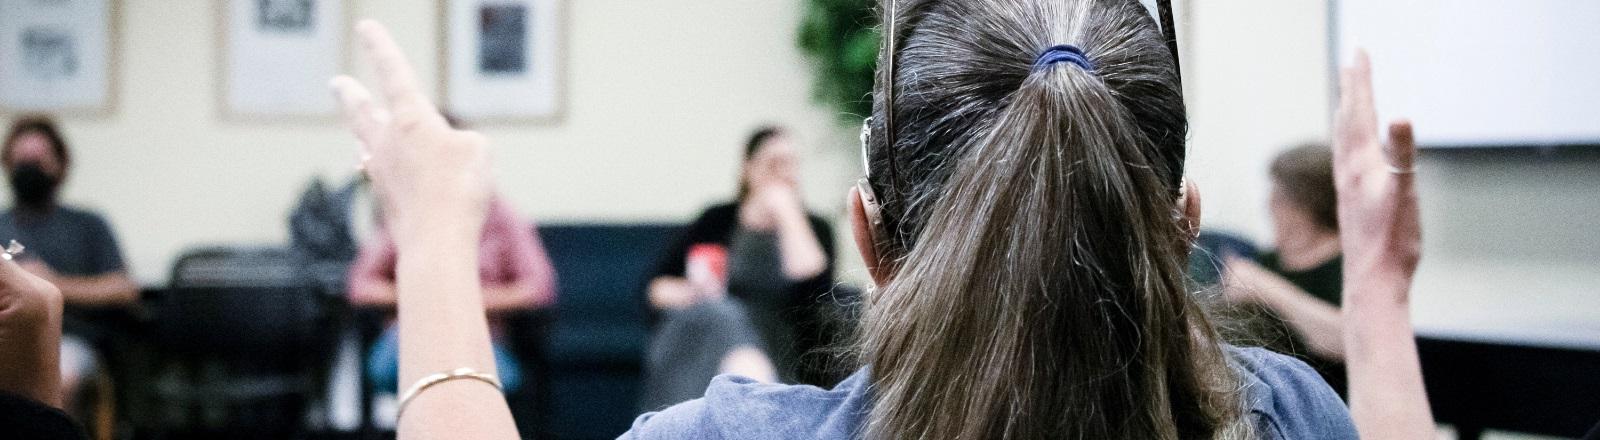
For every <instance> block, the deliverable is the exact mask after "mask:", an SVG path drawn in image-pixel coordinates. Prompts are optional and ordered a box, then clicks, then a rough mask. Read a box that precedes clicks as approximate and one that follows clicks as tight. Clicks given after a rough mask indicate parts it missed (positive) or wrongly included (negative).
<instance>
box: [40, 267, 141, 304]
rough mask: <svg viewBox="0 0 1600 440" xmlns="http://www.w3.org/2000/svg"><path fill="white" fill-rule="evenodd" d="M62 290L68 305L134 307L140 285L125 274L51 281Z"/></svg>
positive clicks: (65, 277) (60, 278) (60, 277)
mask: <svg viewBox="0 0 1600 440" xmlns="http://www.w3.org/2000/svg"><path fill="white" fill-rule="evenodd" d="M50 282H51V283H54V284H55V285H56V287H57V288H59V289H61V296H62V297H63V298H65V299H66V302H67V304H72V305H74V306H84V307H112V306H126V305H132V304H133V303H136V302H138V301H139V285H138V284H136V283H134V282H133V279H132V278H129V277H128V275H127V274H125V273H111V274H105V275H94V276H86V277H78V276H56V277H55V279H53V280H50Z"/></svg>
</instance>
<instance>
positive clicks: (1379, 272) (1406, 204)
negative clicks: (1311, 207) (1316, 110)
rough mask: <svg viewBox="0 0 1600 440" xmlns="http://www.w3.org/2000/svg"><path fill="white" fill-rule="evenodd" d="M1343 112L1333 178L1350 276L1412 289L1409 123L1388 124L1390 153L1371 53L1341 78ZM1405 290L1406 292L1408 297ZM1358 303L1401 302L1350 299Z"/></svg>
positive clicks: (1418, 253)
mask: <svg viewBox="0 0 1600 440" xmlns="http://www.w3.org/2000/svg"><path fill="white" fill-rule="evenodd" d="M1340 84H1341V90H1342V92H1341V93H1340V100H1339V112H1338V114H1337V115H1336V118H1335V122H1334V131H1335V135H1334V148H1333V162H1334V179H1335V182H1336V184H1337V186H1338V191H1339V231H1340V241H1341V242H1342V243H1341V244H1342V246H1343V249H1344V261H1345V275H1346V277H1352V276H1356V277H1360V278H1361V279H1368V280H1371V279H1373V277H1377V278H1380V279H1382V280H1384V281H1388V282H1402V283H1404V284H1405V285H1407V286H1409V285H1410V282H1411V278H1412V275H1414V274H1415V273H1416V269H1417V262H1418V261H1419V260H1420V259H1421V257H1422V228H1421V226H1420V223H1419V221H1418V214H1417V193H1416V189H1415V187H1414V185H1415V182H1414V179H1413V177H1414V169H1413V159H1414V157H1415V156H1416V144H1415V138H1414V137H1413V136H1412V133H1411V122H1410V121H1406V120H1398V121H1395V122H1392V123H1390V124H1389V132H1388V134H1389V139H1388V143H1387V146H1385V143H1384V141H1383V139H1380V138H1379V136H1378V117H1377V111H1376V110H1375V109H1374V108H1373V107H1374V106H1373V97H1372V68H1371V65H1370V62H1369V61H1368V59H1367V55H1366V52H1360V53H1358V54H1357V55H1356V59H1355V63H1354V64H1353V65H1352V66H1350V67H1347V68H1345V69H1344V71H1343V73H1342V75H1341V78H1340ZM1404 292H1405V291H1402V292H1401V293H1404ZM1352 293H1355V294H1356V295H1355V297H1353V298H1348V299H1347V300H1354V301H1366V300H1373V301H1399V302H1406V301H1407V300H1408V298H1406V297H1404V296H1402V297H1399V298H1394V297H1389V298H1373V297H1371V296H1373V295H1368V294H1367V293H1368V292H1352Z"/></svg>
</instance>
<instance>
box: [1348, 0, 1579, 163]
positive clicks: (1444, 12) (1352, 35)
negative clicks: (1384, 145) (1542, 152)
mask: <svg viewBox="0 0 1600 440" xmlns="http://www.w3.org/2000/svg"><path fill="white" fill-rule="evenodd" d="M1330 12H1331V17H1330V18H1331V20H1332V23H1331V28H1332V30H1333V54H1334V56H1335V57H1336V58H1335V60H1336V61H1335V63H1334V65H1335V66H1338V65H1341V64H1348V62H1349V60H1350V59H1351V56H1352V55H1353V54H1354V51H1355V48H1356V47H1361V48H1365V49H1366V50H1367V51H1368V52H1369V53H1370V54H1371V56H1372V62H1373V87H1374V94H1375V96H1376V97H1377V105H1378V112H1379V117H1380V118H1382V121H1388V120H1390V119H1392V118H1395V117H1408V118H1411V119H1412V120H1413V121H1414V122H1415V123H1416V132H1417V139H1418V143H1419V145H1421V146H1424V147H1435V148H1447V147H1551V146H1571V145H1590V146H1593V145H1600V31H1597V30H1596V28H1595V26H1596V23H1600V1H1593V0H1406V1H1388V0H1335V1H1334V2H1333V3H1332V6H1331V11H1330ZM1335 78H1337V75H1336V76H1335Z"/></svg>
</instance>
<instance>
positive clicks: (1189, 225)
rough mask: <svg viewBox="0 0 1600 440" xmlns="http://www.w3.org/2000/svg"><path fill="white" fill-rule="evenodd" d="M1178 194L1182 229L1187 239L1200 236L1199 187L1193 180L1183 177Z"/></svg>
mask: <svg viewBox="0 0 1600 440" xmlns="http://www.w3.org/2000/svg"><path fill="white" fill-rule="evenodd" d="M1179 194H1180V195H1179V196H1178V209H1181V210H1183V222H1184V225H1183V230H1184V232H1187V233H1188V234H1189V241H1194V240H1195V239H1196V238H1199V237H1200V187H1199V186H1197V185H1195V184H1194V181H1193V180H1189V178H1187V177H1185V178H1183V189H1182V192H1180V193H1179Z"/></svg>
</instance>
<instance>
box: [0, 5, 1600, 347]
mask: <svg viewBox="0 0 1600 440" xmlns="http://www.w3.org/2000/svg"><path fill="white" fill-rule="evenodd" d="M121 3H122V10H123V13H122V17H121V22H122V35H123V38H122V41H121V42H120V45H119V48H120V51H121V72H120V77H119V90H120V103H119V106H118V108H117V111H116V112H115V113H113V114H111V115H110V116H108V117H102V118H92V117H71V118H68V119H66V130H67V134H68V136H69V137H70V139H71V140H72V142H73V143H74V146H75V147H76V149H77V153H78V156H77V157H78V158H79V161H78V164H77V166H76V169H75V173H76V174H75V175H74V176H73V178H72V179H73V180H72V182H71V183H70V186H69V188H68V192H67V198H68V199H69V200H72V201H75V202H79V203H82V204H86V205H89V206H92V207H95V208H98V209H100V210H101V211H102V212H104V213H106V214H107V215H108V216H109V217H110V218H111V220H112V222H113V223H114V225H115V226H116V228H117V232H118V233H119V235H120V236H121V238H122V241H123V242H124V245H125V247H126V252H127V254H128V257H129V258H130V261H131V263H132V264H133V266H134V268H135V270H136V273H137V274H138V276H139V278H140V279H141V280H143V281H146V282H150V283H161V282H164V278H165V271H166V270H167V266H168V265H169V264H170V262H171V260H172V258H173V257H174V256H175V255H176V253H177V252H179V251H180V250H181V249H183V248H184V247H187V246H191V245H197V244H202V243H217V242H281V241H282V240H283V239H284V237H285V236H286V232H285V229H286V226H285V221H284V215H285V213H286V212H287V211H288V209H289V207H290V205H291V204H292V202H293V199H294V197H295V196H296V195H297V193H298V191H299V190H300V188H301V186H302V185H303V184H304V182H305V181H306V179H308V178H309V177H311V176H312V175H315V174H324V175H337V176H341V177H342V176H343V175H344V174H346V173H348V172H349V166H350V164H351V162H352V161H353V154H352V153H351V148H352V147H351V139H350V137H349V136H348V135H346V134H345V133H344V132H343V131H342V130H341V129H340V128H339V127H338V126H337V125H336V124H335V123H334V122H332V121H328V122H319V123H282V122H248V121H224V120H221V119H219V117H218V114H219V112H218V109H217V108H216V103H217V101H218V99H217V97H216V96H215V95H214V90H215V89H216V87H215V85H216V83H215V82H216V81H217V77H218V72H217V71H216V69H217V67H216V66H217V65H218V64H219V63H218V59H217V51H216V47H217V44H216V43H215V42H214V41H213V39H214V38H216V35H215V30H216V27H215V22H214V20H215V19H216V16H215V11H214V9H215V8H214V6H213V4H212V2H207V1H204V0H123V1H122V2H121ZM1179 3H1180V5H1188V6H1189V7H1188V8H1187V9H1189V12H1188V16H1189V18H1188V20H1187V22H1186V23H1185V24H1184V25H1183V26H1181V30H1182V32H1183V35H1184V37H1183V41H1184V42H1185V45H1186V46H1187V48H1186V56H1185V58H1184V60H1183V62H1184V71H1185V74H1186V80H1185V83H1186V84H1187V85H1188V87H1189V90H1188V93H1189V103H1190V109H1191V113H1192V117H1191V119H1192V125H1193V127H1192V128H1193V130H1192V144H1191V154H1190V157H1191V162H1190V167H1189V169H1190V174H1191V175H1192V177H1193V178H1194V179H1196V180H1197V181H1198V182H1199V183H1200V184H1201V185H1202V188H1203V193H1204V194H1205V197H1204V199H1205V204H1206V216H1207V220H1206V221H1207V224H1209V225H1212V226H1215V227H1221V228H1227V229H1232V230H1236V231H1240V232H1243V233H1245V234H1247V235H1249V236H1251V237H1253V238H1256V239H1258V240H1265V239H1266V238H1267V234H1268V230H1269V228H1268V224H1267V217H1266V213H1265V209H1264V206H1265V200H1266V184H1267V181H1266V177H1265V174H1266V173H1265V169H1266V164H1267V162H1268V160H1270V158H1271V157H1272V155H1273V154H1274V153H1275V152H1276V151H1278V150H1279V149H1280V148H1283V147H1285V146H1287V145H1290V144H1293V143H1296V142H1299V141H1303V140H1311V139H1324V138H1326V137H1327V136H1328V127H1329V121H1328V115H1329V105H1330V104H1329V96H1330V95H1329V92H1330V90H1331V84H1330V83H1329V74H1328V73H1329V66H1328V55H1327V54H1328V51H1327V43H1328V36H1327V23H1326V22H1327V13H1326V12H1327V11H1326V5H1325V4H1324V3H1323V2H1322V1H1313V0H1297V1H1282V0H1193V1H1180V2H1179ZM567 5H568V8H569V9H568V11H567V19H568V31H569V33H568V41H567V45H566V47H567V57H566V61H567V62H568V69H567V78H566V79H567V83H568V88H567V90H568V93H569V95H568V99H567V102H566V105H567V112H566V119H565V120H564V121H562V122H561V123H560V124H556V125H548V126H525V125H501V126H488V127H481V128H482V129H483V131H485V132H487V133H488V134H489V135H490V136H491V137H492V138H493V139H495V141H496V142H497V144H498V146H499V149H498V151H497V153H498V162H497V163H498V165H497V168H498V171H499V176H500V179H501V183H502V187H503V189H504V191H505V193H506V195H507V196H508V197H510V198H511V199H512V200H513V201H514V202H515V204H516V205H517V206H518V207H519V208H520V210H521V211H523V212H524V213H526V214H528V215H530V216H533V217H535V218H537V219H539V220H541V221H544V222H552V221H576V220H594V221H648V220H676V221H683V220H687V218H688V217H689V216H691V215H693V214H694V213H695V212H696V211H697V210H698V209H699V208H700V207H701V206H703V205H704V204H706V203H709V202H712V201H715V200H718V199H720V198H723V197H726V196H728V195H729V193H731V191H732V187H733V184H734V176H735V166H736V162H737V156H738V154H739V153H738V150H739V148H740V145H739V144H740V142H742V138H743V136H744V135H745V134H746V133H747V132H748V131H749V130H750V129H751V128H752V127H753V126H755V125H757V124H759V123H761V122H767V121H777V122H784V123H787V124H790V125H792V126H793V127H795V128H796V130H797V131H798V133H799V134H800V135H801V137H802V138H803V139H804V140H805V141H806V143H807V145H808V146H809V149H808V153H807V159H808V162H807V169H806V171H807V173H808V181H807V196H808V199H810V201H811V203H812V206H813V207H815V208H816V209H818V210H820V211H823V212H824V213H828V214H832V215H835V216H836V215H837V214H838V213H839V212H840V211H842V209H841V208H842V203H841V202H842V195H843V189H844V188H846V187H847V185H849V184H851V183H853V179H854V178H855V177H856V176H858V175H859V163H858V159H857V156H856V155H857V146H856V142H855V136H854V135H855V130H856V128H855V127H854V126H849V125H847V124H836V123H835V122H836V120H835V119H834V118H833V117H832V113H831V110H829V109H825V108H821V107H818V106H815V105H813V104H812V103H811V100H810V99H809V84H810V83H809V81H810V78H811V76H810V72H809V70H808V69H807V67H806V64H805V61H804V59H803V58H802V57H801V55H800V54H799V53H798V52H797V50H796V49H795V48H794V30H795V26H796V24H797V22H798V20H799V13H800V11H799V7H800V2H799V1H798V0H761V1H750V0H698V1H694V2H645V1H634V0H581V1H579V0H568V2H567ZM435 7H436V5H435V3H434V2H433V1H419V2H394V1H378V0H361V1H354V2H353V6H352V10H353V11H354V12H355V13H356V14H358V15H362V16H370V17H374V18H377V19H380V20H382V21H384V22H386V23H388V24H389V25H390V26H392V27H393V28H394V29H395V30H396V33H397V35H398V37H399V38H400V40H401V41H400V42H401V45H402V46H403V47H405V49H406V50H407V52H408V54H409V55H410V56H411V57H412V60H413V61H415V62H416V63H417V64H418V65H419V66H425V67H424V68H423V69H422V70H421V72H420V74H421V77H422V79H423V80H424V81H425V83H426V84H428V85H430V87H432V86H436V85H437V77H438V72H437V68H436V66H437V65H438V63H437V56H438V50H437V47H436V44H437V42H438V35H439V29H438V20H437V19H436V17H434V13H435ZM1377 68H1378V69H1383V68H1384V66H1377ZM1379 99H1382V97H1381V96H1380V97H1379ZM5 116H6V115H0V122H8V119H9V118H8V117H5ZM1421 173H1422V174H1421V175H1420V189H1421V192H1422V197H1423V209H1424V223H1425V227H1426V228H1427V239H1426V242H1427V246H1426V257H1425V262H1424V265H1423V268H1422V275H1421V280H1419V288H1418V291H1417V294H1416V302H1417V317H1418V319H1419V321H1421V322H1423V323H1424V324H1425V325H1426V324H1438V323H1469V324H1470V323H1490V322H1491V321H1492V322H1496V323H1499V324H1497V325H1500V326H1502V327H1522V328H1538V327H1540V326H1546V327H1548V326H1551V325H1553V326H1557V327H1562V326H1564V327H1566V328H1569V329H1570V328H1581V329H1592V330H1593V331H1590V332H1589V334H1600V323H1596V319H1595V318H1593V316H1600V313H1596V312H1600V295H1595V294H1593V292H1594V290H1595V288H1594V287H1593V286H1600V271H1597V270H1596V267H1595V265H1596V262H1600V234H1596V233H1594V232H1592V231H1595V230H1597V229H1600V228H1597V227H1600V224H1597V222H1600V220H1596V218H1600V197H1596V196H1594V195H1593V194H1592V188H1596V187H1600V151H1597V152H1577V153H1573V152H1564V153H1557V154H1554V155H1551V156H1540V155H1537V154H1533V153H1528V152H1524V153H1436V152H1425V153H1424V154H1423V156H1422V163H1421ZM838 229H840V230H841V231H843V230H844V229H845V228H838ZM840 244H841V249H842V250H844V251H843V252H841V253H840V254H841V256H842V257H845V258H846V259H847V262H849V263H847V264H848V266H847V270H846V271H845V275H846V278H849V279H854V280H860V279H862V278H863V277H862V276H861V273H860V270H859V269H856V268H858V267H859V265H858V263H856V262H855V261H857V260H856V259H855V258H854V256H853V252H849V251H848V249H849V247H848V245H847V244H848V241H843V240H841V241H840ZM1534 321H1540V322H1547V323H1546V324H1535V323H1534ZM1549 322H1553V323H1554V324H1548V323H1549Z"/></svg>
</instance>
